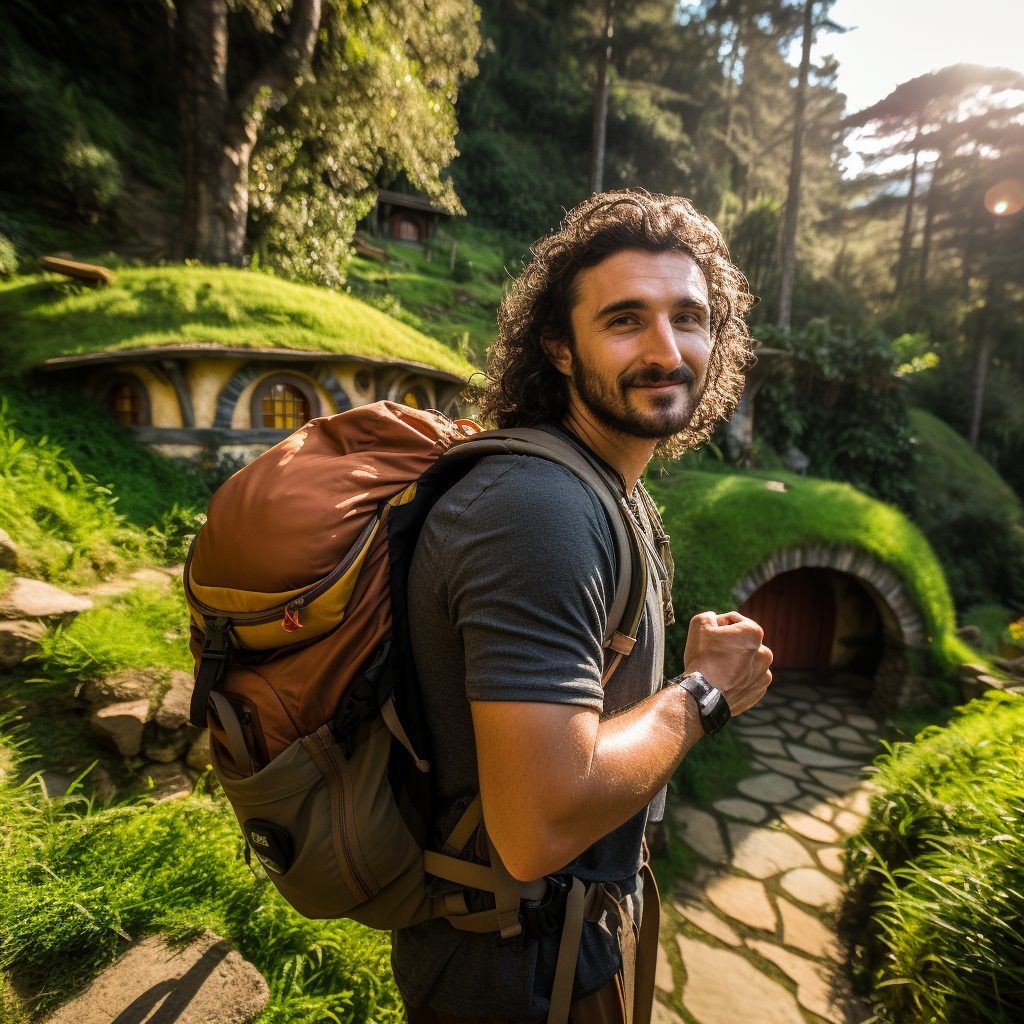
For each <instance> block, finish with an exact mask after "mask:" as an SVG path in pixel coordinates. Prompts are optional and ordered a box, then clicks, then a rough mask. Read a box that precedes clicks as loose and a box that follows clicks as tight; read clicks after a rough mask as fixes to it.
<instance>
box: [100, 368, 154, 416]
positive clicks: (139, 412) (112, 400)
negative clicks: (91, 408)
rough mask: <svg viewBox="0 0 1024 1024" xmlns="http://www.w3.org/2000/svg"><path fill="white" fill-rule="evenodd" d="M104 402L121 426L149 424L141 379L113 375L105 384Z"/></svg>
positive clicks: (146, 401) (147, 406) (146, 398)
mask: <svg viewBox="0 0 1024 1024" xmlns="http://www.w3.org/2000/svg"><path fill="white" fill-rule="evenodd" d="M104 404H105V405H106V407H107V410H108V411H109V412H110V415H111V416H113V417H114V419H115V420H117V422H118V423H120V424H121V426H122V427H144V426H148V424H149V401H148V396H147V394H146V391H145V388H144V387H143V385H142V383H141V381H139V380H137V379H136V378H134V377H122V376H118V377H115V378H114V379H113V380H110V381H109V383H108V384H107V389H106V392H105V394H104Z"/></svg>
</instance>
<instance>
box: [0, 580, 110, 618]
mask: <svg viewBox="0 0 1024 1024" xmlns="http://www.w3.org/2000/svg"><path fill="white" fill-rule="evenodd" d="M91 607H92V601H90V600H89V599H88V598H86V597H75V595H74V594H69V593H68V592H67V591H66V590H61V589H60V587H54V586H51V585H50V584H49V583H43V581H42V580H27V579H25V578H24V577H23V576H15V577H14V582H13V583H12V584H11V589H10V590H8V591H7V593H6V594H4V595H3V597H0V619H48V620H51V621H55V622H60V623H62V624H63V625H65V626H66V625H68V624H69V623H70V622H71V621H72V620H73V619H74V618H75V616H76V615H78V613H79V612H84V611H85V610H86V609H87V608H91Z"/></svg>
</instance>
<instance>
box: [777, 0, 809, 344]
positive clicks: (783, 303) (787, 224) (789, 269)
mask: <svg viewBox="0 0 1024 1024" xmlns="http://www.w3.org/2000/svg"><path fill="white" fill-rule="evenodd" d="M813 37H814V0H805V3H804V33H803V47H802V52H801V54H800V77H799V79H798V81H797V87H796V101H795V103H794V108H793V154H792V157H791V158H790V162H789V190H788V192H787V193H786V219H785V221H784V223H783V229H782V285H781V288H780V289H779V319H778V325H779V327H781V328H782V329H783V330H785V331H788V330H789V328H790V323H791V321H792V319H793V285H794V283H795V281H796V229H797V224H798V222H799V218H800V177H801V174H802V173H803V163H804V117H805V114H806V111H807V76H808V74H809V72H810V68H811V42H812V41H813Z"/></svg>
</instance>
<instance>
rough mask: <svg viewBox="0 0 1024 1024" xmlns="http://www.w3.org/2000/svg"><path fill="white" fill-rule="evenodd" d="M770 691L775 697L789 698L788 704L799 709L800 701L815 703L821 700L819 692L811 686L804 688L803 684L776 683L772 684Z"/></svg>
mask: <svg viewBox="0 0 1024 1024" xmlns="http://www.w3.org/2000/svg"><path fill="white" fill-rule="evenodd" d="M772 690H773V691H774V693H775V695H776V696H780V697H789V698H791V699H790V703H791V704H792V705H793V706H794V707H799V705H800V702H801V701H815V702H817V701H819V700H821V690H816V689H815V688H814V687H813V686H805V685H804V684H803V683H783V682H777V683H773V684H772Z"/></svg>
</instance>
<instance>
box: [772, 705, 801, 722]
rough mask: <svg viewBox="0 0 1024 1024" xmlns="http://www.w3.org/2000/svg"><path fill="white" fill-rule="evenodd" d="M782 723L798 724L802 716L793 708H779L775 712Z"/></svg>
mask: <svg viewBox="0 0 1024 1024" xmlns="http://www.w3.org/2000/svg"><path fill="white" fill-rule="evenodd" d="M775 714H776V715H777V716H778V718H779V720H780V723H781V722H794V723H795V722H796V721H797V720H798V719H799V718H800V716H799V715H798V714H797V713H796V712H795V711H794V710H793V709H792V708H779V709H778V711H776V712H775Z"/></svg>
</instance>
